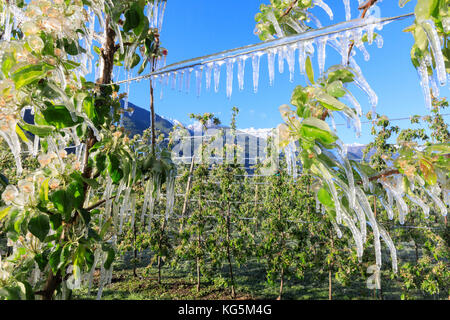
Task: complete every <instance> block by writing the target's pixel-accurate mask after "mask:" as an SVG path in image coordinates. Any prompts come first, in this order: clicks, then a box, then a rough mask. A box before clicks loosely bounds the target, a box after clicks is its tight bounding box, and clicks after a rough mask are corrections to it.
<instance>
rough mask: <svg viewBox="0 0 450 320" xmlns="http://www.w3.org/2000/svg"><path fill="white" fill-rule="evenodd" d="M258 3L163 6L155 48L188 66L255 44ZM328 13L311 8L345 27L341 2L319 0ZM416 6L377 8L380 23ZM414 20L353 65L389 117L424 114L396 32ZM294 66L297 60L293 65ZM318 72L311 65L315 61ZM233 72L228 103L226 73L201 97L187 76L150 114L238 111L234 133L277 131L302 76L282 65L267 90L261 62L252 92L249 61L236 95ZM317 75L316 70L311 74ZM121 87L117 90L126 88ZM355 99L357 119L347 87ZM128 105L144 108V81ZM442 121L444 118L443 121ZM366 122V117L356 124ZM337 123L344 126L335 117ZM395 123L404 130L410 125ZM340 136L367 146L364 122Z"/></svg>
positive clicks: (175, 0)
mask: <svg viewBox="0 0 450 320" xmlns="http://www.w3.org/2000/svg"><path fill="white" fill-rule="evenodd" d="M268 2H269V1H267V0H266V1H262V0H245V1H242V0H228V1H207V0H195V1H182V0H169V1H168V4H167V8H166V13H165V17H164V25H163V29H162V34H161V42H162V45H163V46H164V47H166V48H167V49H168V51H169V55H168V58H167V63H168V64H171V63H174V62H177V61H181V60H186V59H189V58H194V57H198V56H203V55H206V54H211V53H215V52H219V51H223V50H226V49H231V48H235V47H240V46H244V45H248V44H253V43H258V42H260V40H259V39H258V37H257V36H256V35H255V34H254V33H253V31H254V28H255V21H254V16H255V14H256V13H257V12H258V11H259V5H260V4H261V3H268ZM325 2H326V3H327V4H329V6H330V7H331V8H332V9H333V12H334V19H333V21H330V19H329V18H328V16H327V15H326V14H325V13H324V11H323V10H322V9H321V8H315V9H313V12H314V13H316V14H317V16H318V17H319V18H320V20H321V21H322V23H323V24H324V25H330V24H334V23H338V22H341V21H344V20H345V18H344V15H345V11H344V5H343V2H342V1H341V0H325ZM415 3H416V1H411V2H410V3H408V4H407V5H406V6H405V7H404V8H399V7H398V1H384V2H381V3H379V4H378V6H379V8H380V10H381V16H382V17H388V16H396V15H400V14H404V13H409V12H413V10H414V6H415ZM357 6H358V1H356V0H351V9H352V18H356V17H357V16H358V15H359V12H357V11H358V10H357ZM412 22H413V18H409V19H406V20H402V21H398V22H393V23H391V24H389V25H387V26H385V27H384V28H383V30H382V31H381V32H380V34H381V35H382V36H383V38H384V46H383V48H381V49H379V48H377V46H376V45H375V44H373V45H371V46H366V47H367V49H368V51H369V53H370V55H371V57H370V60H369V61H368V62H366V61H364V59H363V55H362V54H361V53H360V52H359V50H357V55H356V57H355V59H356V60H357V62H358V64H359V65H360V67H361V69H362V70H363V73H364V75H365V77H366V79H367V81H368V82H369V84H370V85H371V86H372V88H373V89H374V90H375V92H376V93H377V95H378V97H379V104H378V107H377V112H378V113H380V114H385V115H387V116H388V117H389V118H399V117H408V116H410V115H413V114H419V115H425V114H427V113H428V110H427V109H426V107H425V103H424V99H423V96H422V91H421V88H420V85H419V77H418V75H417V72H416V70H415V69H414V67H413V66H412V64H411V61H410V49H411V46H412V44H413V39H412V36H411V35H410V34H408V33H404V32H402V30H403V29H404V28H406V27H407V26H409V25H410V24H411V23H412ZM340 60H341V58H340V57H338V56H337V55H336V54H334V53H333V51H332V49H329V50H327V60H326V68H328V67H330V66H331V65H334V64H337V63H340ZM296 63H297V61H296ZM313 64H314V65H315V67H316V68H317V60H316V58H314V59H313ZM236 70H237V66H235V78H234V86H233V95H232V97H231V99H228V98H227V97H226V92H225V73H226V72H225V67H224V66H223V67H222V72H221V79H220V88H219V92H218V93H214V90H213V89H212V90H211V91H210V92H207V91H206V90H205V89H204V87H205V83H204V78H203V86H202V87H203V88H202V94H201V96H200V97H197V94H196V90H195V80H194V76H192V78H191V92H190V93H189V94H187V93H186V92H185V91H184V90H183V91H182V92H179V91H178V90H172V89H171V88H170V86H169V87H166V88H165V89H164V92H163V99H162V100H160V98H159V93H160V89H159V88H157V89H156V93H155V95H156V96H157V98H156V103H155V106H156V112H157V113H158V114H160V115H162V116H164V117H167V118H173V119H177V120H179V121H181V122H183V123H185V124H189V123H191V120H190V119H189V117H188V114H189V113H203V112H213V113H215V114H216V115H217V116H218V117H219V118H220V119H221V121H222V123H224V124H228V123H229V121H230V117H231V108H232V107H233V106H237V107H238V108H239V109H240V114H239V116H238V119H237V124H238V127H240V128H248V127H254V128H270V127H275V126H277V125H278V124H279V123H280V122H281V121H282V119H281V117H280V115H279V113H278V107H279V106H280V105H281V104H284V103H289V100H290V96H291V93H292V90H293V88H295V86H296V85H298V84H301V85H305V83H306V81H305V79H304V76H303V75H301V74H300V72H299V67H298V63H297V64H296V73H295V79H294V82H293V83H291V82H290V81H289V72H288V71H287V66H286V67H285V71H284V73H283V74H280V73H279V72H278V68H276V73H275V81H274V84H273V86H272V87H271V86H269V80H268V72H267V59H266V57H265V56H264V57H263V58H262V59H261V67H260V81H259V90H258V93H256V94H255V93H253V84H252V69H251V63H249V60H248V61H247V64H246V69H245V71H246V75H245V88H244V90H243V91H239V90H238V86H237V77H236ZM316 72H317V71H316ZM124 87H125V86H124V85H122V89H124ZM351 89H352V92H353V94H354V95H355V96H356V97H357V99H358V101H359V102H360V104H361V106H362V109H363V113H364V114H365V113H366V112H368V111H369V110H370V106H369V102H368V99H367V96H366V95H365V94H363V93H362V92H361V91H360V90H359V89H358V88H356V87H352V88H351ZM440 89H441V96H445V97H448V96H449V90H448V87H441V88H440ZM130 101H131V102H132V103H134V104H136V105H138V106H140V107H142V108H145V109H149V85H148V81H142V82H138V83H131V85H130ZM446 119H448V118H446ZM362 120H363V121H364V120H366V119H365V118H364V119H362ZM336 122H337V123H343V121H342V119H341V118H340V117H338V118H336ZM396 124H398V125H400V126H402V127H403V126H408V124H409V121H401V122H397V123H396ZM338 135H339V136H340V138H341V139H342V140H343V141H344V142H345V143H354V142H356V143H368V142H369V141H370V140H371V136H370V125H369V124H366V125H364V124H363V133H362V136H361V137H360V138H357V137H356V136H355V133H354V132H353V130H351V129H347V127H346V126H338Z"/></svg>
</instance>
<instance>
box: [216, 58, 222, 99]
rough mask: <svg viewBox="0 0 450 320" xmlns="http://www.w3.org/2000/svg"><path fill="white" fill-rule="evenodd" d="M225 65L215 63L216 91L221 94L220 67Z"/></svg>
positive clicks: (220, 62)
mask: <svg viewBox="0 0 450 320" xmlns="http://www.w3.org/2000/svg"><path fill="white" fill-rule="evenodd" d="M222 64H224V62H223V61H217V62H215V63H214V91H215V92H216V93H217V92H219V81H220V67H221V66H222Z"/></svg>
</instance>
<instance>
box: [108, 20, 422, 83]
mask: <svg viewBox="0 0 450 320" xmlns="http://www.w3.org/2000/svg"><path fill="white" fill-rule="evenodd" d="M413 16H414V13H407V14H403V15H399V16H395V17H387V18H381V19H369V20H368V19H354V20H350V21H344V22H340V23H337V24H334V25H331V26H327V27H323V28H319V29H313V30H310V31H307V32H304V33H301V34H296V35H291V36H287V37H283V38H278V39H273V40H268V41H265V42H262V43H257V44H252V45H247V46H244V47H239V48H235V49H229V50H225V51H222V52H218V53H214V54H210V55H206V56H202V57H198V58H193V59H188V60H184V61H180V62H176V63H173V64H170V65H168V66H166V67H164V68H161V69H158V70H157V71H155V72H151V73H148V74H146V75H143V76H139V77H134V78H130V79H125V80H121V81H117V82H112V83H109V84H104V85H118V84H122V83H128V82H134V81H141V80H144V79H148V78H151V77H153V76H159V75H163V74H168V73H171V72H176V71H179V70H183V69H189V68H194V67H196V66H201V65H206V64H209V63H213V62H217V61H223V60H226V59H232V58H237V57H240V56H244V55H248V54H251V53H255V52H258V51H263V50H269V49H274V48H278V47H280V46H285V45H289V44H294V43H297V42H299V41H307V40H312V39H315V38H319V37H324V36H328V35H333V34H338V33H340V32H345V31H348V30H352V29H357V28H361V27H365V26H369V25H373V24H381V23H389V22H392V21H396V20H400V19H405V18H409V17H413Z"/></svg>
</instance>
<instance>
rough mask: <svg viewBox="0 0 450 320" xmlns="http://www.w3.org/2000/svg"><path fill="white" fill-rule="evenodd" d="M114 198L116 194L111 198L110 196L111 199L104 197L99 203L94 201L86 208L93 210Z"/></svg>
mask: <svg viewBox="0 0 450 320" xmlns="http://www.w3.org/2000/svg"><path fill="white" fill-rule="evenodd" d="M114 198H115V196H114V197H111V198H109V199H102V200H100V201H98V202H97V203H94V204H92V205H90V206H89V207H87V208H84V210H87V211H91V210H93V209H95V208H97V207H100V206H101V205H102V204H104V203H105V202H106V201H108V200H112V199H114Z"/></svg>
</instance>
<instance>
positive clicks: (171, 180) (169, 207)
mask: <svg viewBox="0 0 450 320" xmlns="http://www.w3.org/2000/svg"><path fill="white" fill-rule="evenodd" d="M174 200H175V174H174V172H170V173H169V176H168V178H167V182H166V217H165V218H166V221H167V220H168V219H169V215H171V214H172V213H173V204H174Z"/></svg>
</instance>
